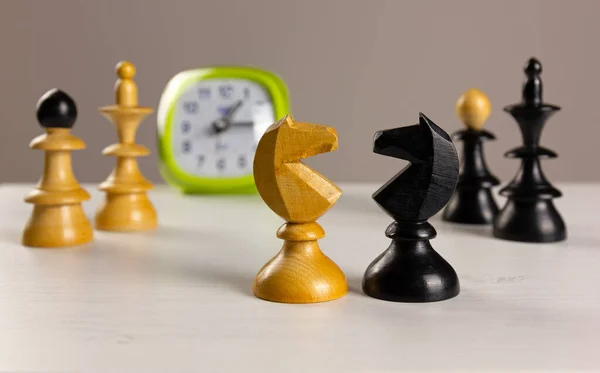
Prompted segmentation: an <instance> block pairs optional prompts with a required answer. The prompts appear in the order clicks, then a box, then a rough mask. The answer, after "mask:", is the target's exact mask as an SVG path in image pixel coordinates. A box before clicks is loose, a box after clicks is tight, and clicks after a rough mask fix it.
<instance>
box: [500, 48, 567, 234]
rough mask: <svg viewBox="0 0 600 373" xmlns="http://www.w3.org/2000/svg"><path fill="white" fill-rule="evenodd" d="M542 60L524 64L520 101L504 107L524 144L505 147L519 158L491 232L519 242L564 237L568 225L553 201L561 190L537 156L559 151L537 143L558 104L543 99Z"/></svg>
mask: <svg viewBox="0 0 600 373" xmlns="http://www.w3.org/2000/svg"><path fill="white" fill-rule="evenodd" d="M541 73H542V64H541V63H540V61H538V60H537V59H535V58H531V59H530V60H529V61H528V62H527V63H526V65H525V76H526V78H525V82H524V83H523V99H522V102H520V103H518V104H514V105H509V106H507V107H505V108H504V110H505V111H506V112H508V113H509V114H510V115H512V117H513V118H514V119H515V120H516V122H517V123H518V125H519V128H520V129H521V135H522V136H523V146H520V147H518V148H515V149H512V150H510V151H508V152H507V153H506V154H505V156H506V157H507V158H518V159H521V167H520V169H519V171H518V173H517V175H516V176H515V178H514V179H513V180H512V181H511V182H510V183H509V184H508V185H507V186H506V187H504V188H503V189H501V190H500V194H501V195H503V196H506V197H507V201H506V204H505V205H504V207H503V208H502V209H501V210H500V212H499V213H498V215H497V216H496V219H495V220H494V236H496V237H498V238H502V239H505V240H511V241H521V242H556V241H562V240H564V239H566V237H567V229H566V227H565V223H564V221H563V219H562V217H561V216H560V213H559V212H558V210H557V209H556V207H555V206H554V203H553V202H552V199H553V198H558V197H560V196H561V195H562V193H561V192H560V191H559V190H558V189H556V188H554V187H553V186H552V185H551V184H550V182H549V181H548V180H546V177H545V176H544V173H543V172H542V168H541V165H540V159H543V158H556V157H558V155H557V154H556V153H555V152H553V151H552V150H550V149H546V148H544V147H542V146H540V145H539V142H540V137H541V134H542V129H543V128H544V124H545V123H546V121H547V120H548V118H550V116H552V115H553V114H554V113H555V112H557V111H559V110H560V107H558V106H556V105H551V104H547V103H544V102H543V100H542V88H543V87H542V80H541V78H540V75H541Z"/></svg>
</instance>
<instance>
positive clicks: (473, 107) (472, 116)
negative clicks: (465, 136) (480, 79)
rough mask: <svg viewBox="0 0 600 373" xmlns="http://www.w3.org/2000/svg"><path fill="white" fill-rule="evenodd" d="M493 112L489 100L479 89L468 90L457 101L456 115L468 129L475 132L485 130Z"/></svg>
mask: <svg viewBox="0 0 600 373" xmlns="http://www.w3.org/2000/svg"><path fill="white" fill-rule="evenodd" d="M491 112H492V104H491V103H490V100H489V98H488V97H487V96H486V95H485V93H483V92H482V91H480V90H479V89H477V88H471V89H469V90H467V91H466V92H465V93H463V94H462V95H461V96H460V97H459V98H458V101H456V114H457V115H458V117H459V118H460V120H461V121H462V122H463V124H464V125H465V126H466V127H467V128H469V129H472V130H475V131H479V130H481V129H482V128H483V124H484V123H485V121H486V120H487V119H488V118H489V117H490V114H491Z"/></svg>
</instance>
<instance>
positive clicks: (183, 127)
mask: <svg viewBox="0 0 600 373" xmlns="http://www.w3.org/2000/svg"><path fill="white" fill-rule="evenodd" d="M191 129H192V124H191V123H190V122H189V121H187V120H184V121H183V122H181V132H183V133H188V132H190V130H191Z"/></svg>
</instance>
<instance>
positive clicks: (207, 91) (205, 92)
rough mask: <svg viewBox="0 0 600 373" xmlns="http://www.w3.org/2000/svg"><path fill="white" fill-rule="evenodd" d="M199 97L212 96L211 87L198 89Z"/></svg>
mask: <svg viewBox="0 0 600 373" xmlns="http://www.w3.org/2000/svg"><path fill="white" fill-rule="evenodd" d="M198 97H199V98H202V99H209V98H210V88H200V89H198Z"/></svg>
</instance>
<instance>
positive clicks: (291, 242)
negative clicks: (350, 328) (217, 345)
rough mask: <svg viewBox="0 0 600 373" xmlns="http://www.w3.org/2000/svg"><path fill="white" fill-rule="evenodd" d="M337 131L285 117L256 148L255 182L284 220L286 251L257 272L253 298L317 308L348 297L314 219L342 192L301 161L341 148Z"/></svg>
mask: <svg viewBox="0 0 600 373" xmlns="http://www.w3.org/2000/svg"><path fill="white" fill-rule="evenodd" d="M337 145H338V139H337V134H336V132H335V130H334V129H333V128H330V127H326V126H323V125H318V124H310V123H301V122H296V121H294V120H293V119H292V117H291V116H289V115H287V116H285V117H284V118H283V119H281V120H280V121H279V122H277V123H275V124H273V125H271V126H270V127H269V128H268V129H267V130H266V132H265V134H264V135H263V136H262V138H261V140H260V141H259V143H258V146H257V149H256V154H255V156H254V179H255V183H256V187H257V189H258V192H259V194H260V196H261V197H262V199H263V200H264V202H265V203H266V204H267V206H269V208H270V209H271V210H273V212H275V213H276V214H277V215H279V216H280V217H281V218H282V219H284V220H285V221H286V223H285V224H283V226H281V227H280V228H279V230H278V231H277V237H278V238H281V239H283V240H284V242H283V248H282V249H281V251H279V253H278V254H277V255H276V256H275V257H274V258H273V259H271V260H270V261H269V262H268V263H267V264H265V266H264V267H263V268H262V269H261V270H260V271H259V272H258V274H257V276H256V279H255V281H254V285H253V289H252V290H253V292H254V294H255V295H256V296H257V297H259V298H262V299H265V300H269V301H274V302H282V303H315V302H324V301H329V300H333V299H336V298H340V297H342V296H343V295H345V294H346V293H347V292H348V284H347V282H346V277H345V276H344V273H343V272H342V271H341V270H340V268H339V267H338V266H337V265H336V264H335V263H334V262H333V261H332V260H331V259H329V258H328V257H327V256H325V254H323V252H322V251H321V249H320V248H319V245H318V243H317V240H318V239H320V238H323V237H324V236H325V231H324V230H323V228H322V227H321V226H320V225H319V224H318V223H316V220H317V219H318V218H319V217H320V216H321V215H323V214H324V213H325V212H327V210H329V209H330V208H331V207H332V206H333V205H334V204H335V202H336V201H337V200H338V198H339V197H340V195H341V194H342V191H341V190H340V189H339V188H338V187H337V186H335V185H334V184H333V183H331V182H330V181H329V180H327V179H326V178H325V177H323V176H322V175H321V174H319V173H318V172H316V171H314V170H312V169H311V168H309V167H307V166H306V165H304V164H303V163H302V162H301V161H300V160H301V159H303V158H307V157H310V156H313V155H317V154H321V153H327V152H330V151H333V150H335V149H337Z"/></svg>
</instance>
